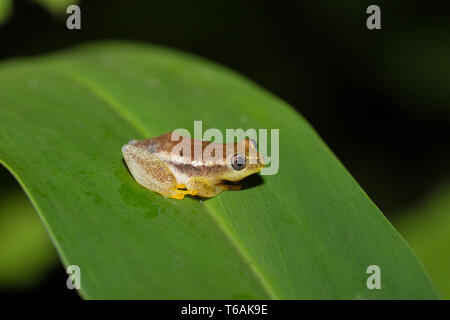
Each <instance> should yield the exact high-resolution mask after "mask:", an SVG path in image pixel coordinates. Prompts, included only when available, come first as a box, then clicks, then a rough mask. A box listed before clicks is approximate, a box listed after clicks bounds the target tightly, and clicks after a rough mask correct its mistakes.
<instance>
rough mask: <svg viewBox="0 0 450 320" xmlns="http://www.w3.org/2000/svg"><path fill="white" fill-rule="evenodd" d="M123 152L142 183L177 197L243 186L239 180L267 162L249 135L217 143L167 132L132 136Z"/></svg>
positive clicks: (203, 195)
mask: <svg viewBox="0 0 450 320" xmlns="http://www.w3.org/2000/svg"><path fill="white" fill-rule="evenodd" d="M122 154H123V158H124V161H125V163H126V165H127V167H128V169H129V171H130V173H131V175H132V176H133V177H134V179H135V180H136V182H137V183H138V184H140V185H141V186H143V187H145V188H147V189H149V190H151V191H155V192H157V193H159V194H161V195H163V196H165V197H169V198H173V199H177V200H181V199H183V198H184V197H185V196H186V195H190V196H197V197H200V198H212V197H214V196H216V195H217V194H219V193H220V192H222V191H236V190H240V189H241V185H239V184H238V183H239V181H241V180H242V179H244V178H246V177H248V176H249V175H252V174H255V173H258V172H260V171H261V169H262V168H263V167H264V165H265V163H264V158H263V157H262V156H261V154H260V153H259V152H258V146H257V143H256V141H255V140H253V139H249V138H246V137H244V138H243V139H241V141H239V142H230V143H216V142H211V141H204V140H198V139H193V138H191V137H187V136H181V135H179V134H177V133H176V132H167V133H165V134H163V135H160V136H157V137H153V138H150V139H145V140H131V141H129V142H128V143H126V144H125V145H123V147H122ZM199 155H200V156H199Z"/></svg>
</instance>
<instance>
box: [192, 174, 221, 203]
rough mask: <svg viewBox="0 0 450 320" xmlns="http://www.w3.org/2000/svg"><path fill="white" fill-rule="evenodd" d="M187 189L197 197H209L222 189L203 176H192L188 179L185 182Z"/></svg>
mask: <svg viewBox="0 0 450 320" xmlns="http://www.w3.org/2000/svg"><path fill="white" fill-rule="evenodd" d="M186 188H187V190H188V191H190V192H191V194H192V192H193V193H195V194H192V195H198V196H199V197H205V198H211V197H214V196H215V195H217V194H218V193H220V192H221V191H222V189H221V188H218V187H217V186H216V185H214V184H211V182H210V181H209V180H208V179H207V178H204V177H193V178H191V179H189V181H188V183H187V184H186Z"/></svg>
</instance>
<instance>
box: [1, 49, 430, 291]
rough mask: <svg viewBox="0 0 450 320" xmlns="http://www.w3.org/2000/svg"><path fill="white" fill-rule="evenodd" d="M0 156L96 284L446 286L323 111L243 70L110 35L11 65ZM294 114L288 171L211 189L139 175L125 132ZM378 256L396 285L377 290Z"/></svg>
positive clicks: (287, 133) (147, 287)
mask: <svg viewBox="0 0 450 320" xmlns="http://www.w3.org/2000/svg"><path fill="white" fill-rule="evenodd" d="M0 85H1V86H2V88H3V90H1V91H0V159H1V161H2V162H3V163H4V164H5V165H6V166H7V167H8V168H9V170H10V171H11V172H12V173H13V174H14V175H15V176H16V178H17V179H18V180H19V181H20V183H21V185H22V186H23V188H24V189H25V190H26V192H27V194H28V195H29V197H30V198H31V199H32V201H33V203H34V205H35V206H36V208H37V209H38V211H39V214H40V215H41V218H42V220H43V221H44V223H45V225H46V227H47V228H48V230H49V232H50V234H51V236H52V238H53V241H54V243H55V244H56V245H57V249H58V252H59V254H60V256H61V258H62V260H63V262H64V264H65V265H69V264H75V265H78V266H80V268H81V277H82V280H81V286H82V289H81V293H82V295H83V297H85V298H155V299H166V298H168V299H180V298H225V299H230V298H236V299H252V298H255V299H270V298H275V299H278V298H280V299H301V298H327V299H333V298H341V299H345V298H348V299H360V298H362V299H366V298H367V299H376V298H383V299H386V298H394V299H403V298H414V299H420V298H436V297H437V296H436V293H435V291H434V289H433V288H432V286H431V284H430V282H429V280H428V278H427V276H426V275H425V273H424V271H423V269H422V268H421V266H420V264H419V263H418V261H417V259H416V258H415V256H414V255H413V254H412V252H411V251H410V249H409V248H408V247H407V245H406V243H405V241H404V240H403V239H402V238H401V237H400V236H399V234H398V233H397V232H396V230H395V229H394V228H393V227H392V226H391V225H390V224H389V222H388V221H387V220H386V219H385V217H384V216H383V215H382V213H381V212H380V211H379V210H378V209H377V208H376V207H375V205H374V204H373V203H372V202H371V201H370V199H369V198H368V197H367V195H366V194H365V193H364V192H363V190H361V188H360V187H359V186H358V184H357V183H356V182H355V181H354V179H353V178H352V177H351V176H350V175H349V174H348V172H347V171H346V170H345V168H344V167H343V166H342V165H341V164H340V163H339V161H338V160H337V159H336V158H335V156H334V155H333V154H332V153H331V152H330V151H329V149H328V148H327V147H326V145H325V144H324V143H323V142H322V140H321V139H320V138H319V136H318V135H317V134H316V133H315V132H314V131H313V129H312V128H311V127H310V126H309V124H308V123H307V122H306V121H305V120H304V119H303V118H302V117H301V116H300V115H299V114H297V113H296V112H295V111H294V110H293V109H292V108H291V107H289V106H288V105H287V104H286V103H284V102H283V101H281V100H280V99H278V98H276V97H274V96H273V95H271V94H269V93H267V92H266V91H264V90H262V89H261V88H258V87H257V86H255V85H254V84H253V83H251V82H249V81H248V80H245V79H243V78H242V77H240V76H239V75H237V74H235V73H233V72H231V71H229V70H227V69H225V68H223V67H221V66H218V65H215V64H212V63H210V62H207V61H204V60H203V59H199V58H196V57H193V56H190V55H186V54H181V53H178V52H175V51H172V50H167V49H162V48H156V47H149V46H144V45H137V44H123V43H103V44H97V45H90V46H83V47H80V48H77V49H72V50H70V51H67V52H64V53H60V54H55V55H51V56H46V57H42V58H36V59H29V60H16V61H10V62H6V63H4V64H3V65H1V66H0ZM194 120H202V121H203V129H204V130H205V129H207V128H218V129H220V130H225V129H226V128H239V127H243V128H244V129H246V128H256V129H259V128H267V129H271V128H280V170H279V172H278V174H276V175H272V176H262V177H261V178H260V180H261V181H259V178H258V176H252V177H250V178H249V179H248V180H247V182H244V185H246V186H247V188H244V190H241V191H236V192H231V191H230V192H223V193H222V194H220V195H218V196H217V197H214V198H212V199H209V200H206V201H199V200H197V199H192V198H187V199H184V200H182V201H178V200H174V199H168V198H164V197H162V196H160V195H159V194H157V193H154V192H150V191H148V190H147V189H144V188H143V187H141V186H139V185H138V184H137V183H136V182H135V181H134V180H133V178H132V177H131V176H130V174H129V172H128V171H127V168H126V166H125V164H124V162H123V160H122V154H121V147H122V145H123V144H124V143H126V142H127V141H129V140H131V139H143V138H149V137H152V136H156V135H160V134H162V133H165V132H168V131H172V130H174V129H176V128H187V129H189V130H192V128H193V121H194ZM373 264H376V265H379V266H380V268H381V272H382V279H381V281H382V289H381V290H368V289H367V287H366V280H367V277H368V276H369V275H368V274H366V269H367V267H368V266H369V265H373Z"/></svg>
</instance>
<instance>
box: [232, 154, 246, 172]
mask: <svg viewBox="0 0 450 320" xmlns="http://www.w3.org/2000/svg"><path fill="white" fill-rule="evenodd" d="M231 166H232V167H233V169H235V170H242V169H244V167H245V157H244V156H243V155H242V154H239V153H238V154H235V155H234V156H233V161H232V163H231Z"/></svg>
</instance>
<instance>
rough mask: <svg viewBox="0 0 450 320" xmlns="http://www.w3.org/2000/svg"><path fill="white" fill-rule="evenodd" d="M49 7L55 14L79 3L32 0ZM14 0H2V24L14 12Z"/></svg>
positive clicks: (0, 13)
mask: <svg viewBox="0 0 450 320" xmlns="http://www.w3.org/2000/svg"><path fill="white" fill-rule="evenodd" d="M32 1H34V2H36V3H37V4H39V5H40V6H42V7H43V8H45V9H47V10H48V11H49V12H51V13H52V14H53V15H55V16H60V15H62V14H64V13H66V9H67V7H68V6H69V5H71V4H78V3H79V1H78V0H32ZM12 4H13V3H12V0H0V25H1V24H2V23H4V22H6V21H7V20H8V19H9V17H10V15H11V14H12V11H13V10H12V8H13V5H12Z"/></svg>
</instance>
